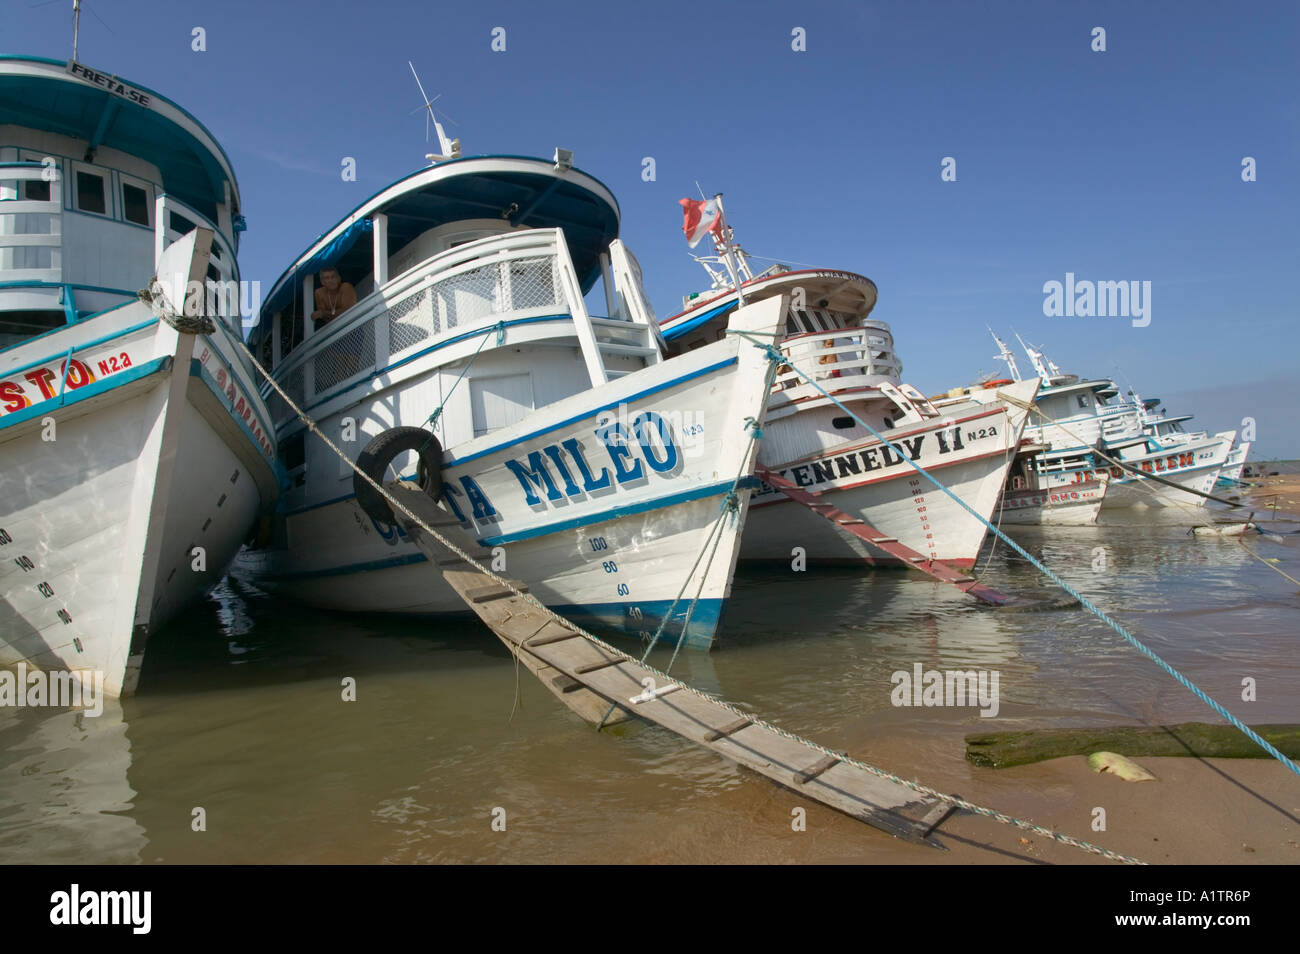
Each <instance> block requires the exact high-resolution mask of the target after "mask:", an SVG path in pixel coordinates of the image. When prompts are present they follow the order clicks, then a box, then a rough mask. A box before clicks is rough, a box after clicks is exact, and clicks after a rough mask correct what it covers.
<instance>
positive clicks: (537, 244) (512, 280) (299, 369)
mask: <svg viewBox="0 0 1300 954" xmlns="http://www.w3.org/2000/svg"><path fill="white" fill-rule="evenodd" d="M556 156H557V158H556V159H555V160H552V161H548V160H543V159H531V158H524V157H516V156H476V157H468V158H458V159H453V160H450V161H444V162H440V163H438V164H436V165H433V166H430V167H426V168H424V169H421V170H419V171H418V172H415V173H412V174H411V175H409V176H407V177H405V178H404V179H401V180H399V181H398V182H396V183H394V184H393V185H391V186H389V187H388V188H386V189H384V190H382V191H381V192H379V193H377V194H376V195H374V196H372V197H371V198H369V199H367V200H366V201H365V202H363V203H362V204H361V205H360V206H358V207H357V208H356V209H355V210H353V211H352V213H351V214H349V215H348V216H346V217H345V218H344V219H343V220H341V221H340V222H339V223H338V224H337V225H335V226H334V228H332V229H331V230H330V231H329V232H327V233H326V234H325V235H324V236H323V237H322V238H320V239H319V240H318V241H317V242H315V243H314V244H313V245H312V246H311V247H310V248H308V249H307V250H306V251H305V252H303V254H302V255H300V256H299V257H298V259H297V260H296V261H295V262H294V263H293V264H292V265H291V266H290V267H289V268H288V269H286V270H285V272H284V274H283V275H281V276H280V278H279V279H278V280H277V281H276V283H275V285H274V286H273V287H272V289H271V291H270V292H269V294H268V295H267V296H266V299H265V302H264V304H263V306H262V309H261V312H260V315H259V321H258V324H257V325H256V327H255V328H254V329H253V331H252V333H251V334H250V346H251V347H253V348H254V350H255V353H257V354H259V355H260V357H261V359H262V360H263V361H265V362H266V363H267V364H268V365H269V366H270V367H271V368H272V369H273V375H274V377H275V378H276V380H277V382H278V383H279V384H280V385H281V386H282V387H284V389H285V390H286V391H287V392H288V394H289V396H290V398H291V399H292V400H293V402H294V403H295V404H298V405H299V406H300V407H303V408H304V409H306V410H307V411H308V413H309V414H311V415H312V416H313V418H315V419H316V420H318V421H323V422H328V421H329V420H330V419H331V416H333V415H344V414H345V412H346V414H347V415H348V416H350V417H352V418H353V419H355V420H356V421H357V422H358V425H359V426H362V427H363V428H366V429H371V430H377V429H382V427H386V426H391V424H392V423H393V422H394V421H398V420H400V421H405V422H410V423H413V424H418V423H420V422H422V421H425V419H426V418H427V417H428V416H429V413H430V411H431V410H432V409H433V408H435V407H436V408H438V409H439V412H440V413H439V415H438V416H437V419H436V420H435V422H434V424H435V433H437V434H438V437H439V440H440V441H441V442H442V444H443V446H444V447H451V446H454V445H456V444H458V443H461V442H463V441H468V440H471V439H473V438H474V437H479V436H482V435H484V434H487V433H490V432H492V431H494V430H497V429H499V428H501V427H505V426H508V425H509V424H512V423H514V422H515V421H517V420H520V419H521V418H522V417H523V416H525V415H526V414H528V413H530V412H531V411H532V410H534V409H535V408H538V407H542V406H545V405H548V404H552V403H554V402H556V401H559V400H562V399H563V398H566V397H569V396H571V395H573V394H576V393H579V392H581V391H584V390H586V389H588V388H590V387H594V386H597V385H600V384H603V383H605V382H607V381H609V380H612V379H613V378H616V377H619V376H621V375H624V374H628V373H631V372H632V371H635V370H638V369H640V368H643V367H645V366H646V365H647V364H651V363H656V362H658V361H659V360H661V358H662V354H661V349H660V344H659V342H658V341H657V338H656V336H657V325H656V324H655V322H654V318H653V312H652V311H651V310H650V306H649V304H648V302H647V301H646V299H645V296H644V293H643V292H642V291H641V276H640V267H639V265H638V264H637V262H636V259H635V258H634V257H633V256H632V254H631V252H629V251H628V250H627V248H626V247H625V246H623V244H622V243H621V242H619V241H618V239H617V236H618V228H619V210H618V203H617V202H616V201H615V199H614V197H613V195H612V194H611V193H610V191H609V190H608V189H607V188H606V187H605V186H604V185H603V184H602V183H600V182H599V181H598V180H596V179H594V178H593V177H591V176H588V175H586V174H584V173H581V172H579V171H578V170H577V169H574V168H572V165H571V161H570V157H569V154H567V153H566V152H565V151H563V150H557V153H556ZM598 284H599V285H602V286H603V291H604V296H603V303H602V304H603V308H600V310H603V311H604V312H605V314H603V315H601V314H591V310H596V309H595V308H593V309H591V310H589V309H588V306H587V301H586V299H587V296H588V293H589V292H591V293H593V296H594V295H595V294H596V292H595V291H594V290H595V289H596V287H597V285H598ZM348 286H350V289H351V291H352V292H354V294H355V302H356V303H355V304H350V301H351V300H352V295H350V294H348V291H349V288H348ZM340 304H343V305H344V306H346V307H343V308H339V307H338V306H339V305H340ZM597 307H599V306H597ZM334 311H337V313H336V314H331V312H334ZM462 376H463V381H462V380H461V378H462ZM268 398H269V401H270V407H271V412H272V418H273V420H274V422H275V424H276V426H277V432H278V433H279V435H280V437H281V446H280V453H281V458H282V461H283V463H284V465H285V468H286V470H287V472H288V475H289V478H290V481H291V483H293V484H294V485H295V486H302V485H303V484H304V474H305V468H306V467H307V466H308V464H309V463H310V459H311V458H312V457H313V456H314V455H315V453H316V452H317V451H322V452H323V451H324V448H323V446H322V447H321V448H315V449H313V447H312V444H311V443H310V442H307V441H306V439H305V435H304V432H303V425H302V424H301V422H300V421H299V420H298V418H297V416H296V415H295V414H293V412H292V410H291V408H290V407H289V406H288V404H287V403H286V402H285V401H283V400H282V399H280V398H279V397H278V396H277V395H274V394H270V393H269V392H268ZM444 405H445V406H444ZM380 406H383V408H384V410H383V412H382V415H381V417H382V419H381V417H380V416H376V415H378V414H379V411H378V408H379V407H380ZM444 410H445V412H446V413H442V411H444ZM327 459H328V458H327V457H322V458H321V460H322V466H331V467H334V468H337V464H334V465H326V464H324V461H325V460H327ZM348 474H349V475H350V471H348Z"/></svg>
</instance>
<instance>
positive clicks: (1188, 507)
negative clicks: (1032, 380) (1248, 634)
mask: <svg viewBox="0 0 1300 954" xmlns="http://www.w3.org/2000/svg"><path fill="white" fill-rule="evenodd" d="M1015 403H1017V404H1021V403H1022V402H1020V401H1015ZM1030 409H1031V410H1032V411H1034V413H1036V414H1037V415H1038V416H1039V417H1041V418H1042V419H1043V420H1044V421H1047V422H1048V423H1055V422H1054V421H1052V419H1051V418H1049V417H1048V416H1047V415H1046V414H1044V413H1043V412H1042V410H1040V409H1039V408H1037V407H1032V406H1031V408H1030ZM1056 426H1057V427H1059V428H1060V429H1061V430H1063V431H1065V433H1066V434H1067V435H1069V437H1070V438H1071V439H1073V440H1076V441H1078V442H1079V443H1080V444H1083V445H1085V446H1086V442H1085V441H1084V440H1083V439H1082V438H1080V437H1079V435H1078V434H1076V433H1074V431H1072V430H1070V429H1069V428H1068V427H1066V426H1065V425H1064V424H1056ZM1093 452H1094V453H1096V454H1098V455H1100V456H1101V457H1104V458H1105V459H1106V460H1108V461H1111V462H1112V463H1114V464H1119V465H1120V466H1121V467H1123V468H1125V469H1126V470H1131V471H1132V473H1134V474H1135V475H1136V476H1138V477H1139V478H1143V479H1140V480H1137V481H1136V483H1137V485H1138V486H1139V487H1141V488H1142V489H1143V490H1147V491H1150V492H1151V494H1152V495H1153V496H1159V495H1160V492H1159V491H1158V490H1156V489H1155V488H1154V487H1152V486H1151V485H1150V484H1149V483H1148V482H1147V481H1146V479H1145V478H1147V477H1152V478H1153V479H1155V480H1160V478H1158V477H1155V476H1154V475H1153V474H1147V473H1144V472H1142V471H1138V470H1133V469H1132V468H1130V467H1129V466H1128V465H1127V464H1124V463H1123V462H1122V461H1117V460H1115V458H1113V457H1111V456H1109V455H1108V454H1107V453H1106V452H1105V451H1103V450H1100V449H1099V448H1095V447H1094V448H1093ZM1160 482H1161V483H1167V484H1170V483H1173V482H1172V481H1167V480H1161V481H1160ZM1175 486H1177V485H1175ZM1180 489H1182V490H1187V488H1186V487H1181V488H1180ZM1188 493H1193V494H1195V493H1199V491H1195V490H1188ZM1200 496H1202V497H1207V498H1209V499H1210V500H1214V501H1217V502H1219V503H1229V501H1226V500H1222V499H1221V498H1219V497H1214V496H1212V495H1210V494H1200ZM1161 499H1162V500H1165V501H1168V502H1170V503H1173V504H1174V505H1175V506H1176V507H1178V508H1179V509H1180V510H1185V511H1187V512H1188V515H1189V516H1191V517H1196V516H1199V515H1200V514H1199V508H1196V507H1193V505H1192V504H1189V503H1187V502H1186V501H1181V500H1178V499H1177V498H1176V497H1169V496H1165V497H1162V498H1161ZM1232 506H1233V507H1241V508H1243V509H1244V508H1245V507H1246V506H1247V505H1246V504H1240V503H1234V504H1232ZM1254 515H1255V511H1253V510H1252V511H1251V512H1250V516H1248V517H1247V518H1246V524H1247V526H1249V524H1250V517H1253V516H1254ZM1196 526H1197V525H1195V524H1194V525H1193V526H1192V528H1191V529H1192V530H1195V529H1196ZM1189 532H1191V531H1189ZM1237 542H1238V543H1240V544H1241V546H1242V548H1243V549H1244V550H1245V551H1246V552H1247V553H1249V554H1250V555H1251V556H1253V557H1254V558H1255V559H1256V560H1258V561H1259V562H1260V563H1262V564H1264V566H1266V567H1268V568H1269V569H1270V570H1272V571H1273V572H1274V573H1278V574H1281V575H1282V576H1285V577H1286V578H1287V579H1288V580H1290V581H1291V582H1292V583H1295V584H1296V585H1297V586H1300V582H1297V581H1296V579H1295V578H1294V577H1292V576H1290V575H1289V574H1287V573H1286V571H1284V570H1283V569H1282V568H1281V567H1279V566H1274V565H1273V564H1272V563H1270V562H1269V561H1268V560H1266V559H1264V558H1263V557H1262V556H1259V555H1258V554H1256V553H1255V551H1253V550H1251V548H1250V547H1248V546H1246V541H1245V540H1243V539H1238V541H1237Z"/></svg>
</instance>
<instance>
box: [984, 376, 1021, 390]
mask: <svg viewBox="0 0 1300 954" xmlns="http://www.w3.org/2000/svg"><path fill="white" fill-rule="evenodd" d="M1015 383H1016V382H1015V381H1012V380H1011V379H1010V378H998V379H997V380H996V381H985V382H984V390H985V391H989V390H992V389H993V388H1000V387H1002V385H1004V384H1015Z"/></svg>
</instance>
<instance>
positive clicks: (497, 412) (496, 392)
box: [469, 372, 533, 437]
mask: <svg viewBox="0 0 1300 954" xmlns="http://www.w3.org/2000/svg"><path fill="white" fill-rule="evenodd" d="M469 400H470V406H471V408H472V409H473V412H474V436H475V437H482V436H483V435H484V434H490V433H491V432H492V431H495V430H498V429H500V428H502V427H507V426H509V425H511V424H514V423H515V422H516V421H519V420H521V419H523V417H524V416H525V415H526V414H529V413H531V412H532V410H533V376H532V375H531V374H529V373H528V372H524V373H523V374H505V375H501V376H500V377H492V378H470V381H469Z"/></svg>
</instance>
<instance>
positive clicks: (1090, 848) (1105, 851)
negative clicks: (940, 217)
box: [239, 330, 1146, 865]
mask: <svg viewBox="0 0 1300 954" xmlns="http://www.w3.org/2000/svg"><path fill="white" fill-rule="evenodd" d="M727 333H728V334H738V335H743V336H745V337H748V336H747V335H745V334H744V332H737V331H730V330H728V332H727ZM239 345H240V347H241V348H242V349H243V350H244V352H245V353H247V354H248V357H249V359H250V360H251V361H252V362H253V366H254V367H255V368H257V371H258V373H259V374H261V375H262V377H264V378H266V380H267V382H268V383H270V385H271V387H272V388H273V389H274V390H275V391H276V393H277V394H279V395H280V397H281V398H283V399H284V402H285V404H286V405H288V407H289V408H290V409H292V410H293V412H294V413H295V414H296V415H297V416H298V418H299V419H300V420H301V421H302V422H303V423H304V424H305V425H306V426H307V427H308V429H310V430H311V431H312V433H314V434H315V435H316V436H317V437H319V438H320V439H321V440H322V441H324V442H325V445H326V446H327V447H329V449H330V450H332V451H333V452H334V453H335V454H337V455H338V457H339V458H340V459H341V460H343V461H344V462H346V463H347V465H348V466H349V467H351V468H352V470H353V472H354V473H357V474H360V475H361V478H362V479H363V480H365V481H366V482H367V483H368V484H370V486H371V487H373V488H374V489H375V490H376V491H377V492H378V493H380V494H382V495H383V496H384V498H385V499H386V500H387V501H388V503H389V505H390V506H392V507H393V509H394V510H395V511H398V512H400V513H402V514H404V515H405V516H406V517H407V518H408V519H410V520H411V522H412V523H414V524H415V525H416V526H418V527H419V528H420V529H421V530H422V531H423V532H425V533H427V534H429V536H430V537H432V538H433V539H434V540H437V541H438V542H439V543H440V544H442V545H443V546H444V547H446V548H447V549H448V550H450V551H451V552H452V553H454V554H455V555H456V556H457V557H459V558H460V559H461V560H463V561H464V562H465V563H466V565H468V566H471V567H473V568H474V569H475V570H477V571H478V572H480V573H482V574H483V575H484V576H486V577H487V578H488V579H490V580H492V581H493V582H494V583H496V584H497V585H499V586H503V587H505V588H506V589H507V590H509V591H510V592H511V593H513V594H514V595H515V597H517V598H518V599H521V600H523V601H524V602H526V603H529V604H531V605H532V606H533V607H534V608H536V609H537V610H539V611H540V612H541V613H542V614H543V615H544V616H546V617H547V618H549V619H550V620H551V621H552V622H554V623H556V624H558V625H560V626H562V627H564V628H565V629H568V630H569V631H571V632H573V633H576V634H578V635H579V636H581V637H583V638H584V639H586V640H587V641H588V642H590V643H592V644H593V645H595V646H598V647H600V648H601V649H602V650H604V651H605V652H608V653H611V654H612V655H614V656H617V657H619V658H621V659H623V660H624V661H626V662H631V663H637V664H638V665H640V666H641V667H642V668H643V669H645V670H646V671H648V672H650V673H651V674H653V675H654V676H657V677H658V678H661V679H663V680H664V681H665V682H666V683H668V684H670V685H676V686H678V687H679V688H680V689H681V691H683V692H689V693H690V694H692V695H694V696H697V697H699V698H701V699H705V700H707V701H709V702H711V703H713V704H714V705H717V706H719V707H721V708H723V709H726V710H727V711H728V712H730V713H732V714H733V715H735V716H737V717H739V718H744V719H749V720H750V721H751V722H752V723H753V724H754V725H756V726H758V727H760V728H762V729H766V730H767V731H769V732H774V733H776V734H777V735H779V736H781V737H782V738H784V739H787V740H789V741H791V742H797V743H799V744H800V745H803V746H806V747H807V748H809V749H812V750H813V751H815V752H820V753H821V754H822V755H828V756H831V757H833V758H836V759H839V760H840V761H842V762H844V763H846V764H848V765H852V766H854V767H856V768H859V769H861V770H862V771H864V772H868V773H870V774H871V775H875V776H877V777H878V778H882V779H885V780H886V781H890V782H893V783H895V784H897V785H902V786H903V787H904V788H907V789H910V790H911V791H914V792H916V793H918V794H920V795H926V796H929V797H931V798H935V799H938V800H939V801H942V802H947V803H948V804H950V805H954V806H956V807H957V808H960V809H962V810H963V811H967V812H971V813H972V814H975V815H980V816H983V817H985V818H991V819H993V820H994V821H997V822H1001V823H1002V824H1004V825H1010V826H1012V827H1015V828H1019V829H1021V830H1022V831H1028V832H1031V833H1033V834H1035V835H1039V836H1041V837H1043V838H1050V839H1051V840H1052V841H1055V842H1059V843H1060V844H1063V845H1070V846H1072V847H1074V848H1078V849H1080V850H1081V851H1086V852H1088V853H1090V854H1094V855H1100V856H1101V857H1103V858H1106V859H1108V860H1110V861H1118V862H1122V863H1124V864H1130V865H1142V864H1146V862H1144V861H1142V860H1141V859H1138V858H1134V857H1132V856H1130V855H1123V854H1120V853H1118V852H1115V851H1111V850H1110V849H1109V848H1103V847H1101V846H1100V845H1094V844H1092V843H1091V842H1087V841H1083V840H1081V839H1078V838H1075V837H1073V836H1071V835H1066V834H1063V833H1062V832H1057V831H1052V830H1051V829H1050V828H1044V827H1042V826H1041V825H1035V824H1033V823H1032V822H1027V821H1024V820H1023V819H1020V818H1016V817H1015V816H1013V815H1006V814H1003V813H1002V812H999V811H995V810H994V809H992V808H985V807H984V806H982V805H977V804H975V803H974V802H970V801H967V800H966V799H964V798H960V797H958V796H956V795H950V794H948V793H947V792H941V791H939V790H938V789H935V788H931V787H930V786H928V785H922V784H921V783H920V782H918V781H915V780H912V779H905V778H903V777H901V776H898V775H895V774H893V773H892V772H887V771H885V770H884V769H881V768H877V767H876V766H874V765H871V764H869V763H867V762H863V761H861V760H859V759H855V758H852V757H851V756H849V755H846V754H844V753H841V752H836V751H834V750H833V749H829V748H827V747H826V746H824V745H822V744H821V743H819V742H814V741H813V740H812V739H807V738H804V737H803V736H800V735H795V734H794V733H793V732H788V731H786V730H785V729H782V728H781V727H780V726H777V725H773V724H772V723H770V722H768V721H766V720H765V719H760V718H758V717H757V716H756V715H754V713H752V712H746V711H745V710H743V709H741V708H740V707H739V706H735V705H733V704H732V703H730V702H727V701H726V700H725V699H722V698H720V697H718V696H716V695H714V694H713V693H709V692H705V691H703V690H702V689H697V688H695V687H694V686H691V685H688V684H687V683H684V682H682V681H681V680H679V679H673V678H672V677H671V676H669V675H668V674H667V673H662V672H660V671H659V670H657V669H655V668H654V667H653V666H651V665H649V664H648V663H638V661H637V660H636V659H635V658H634V657H633V656H631V655H629V654H628V653H625V652H624V651H623V650H621V649H618V648H616V647H614V646H611V645H610V644H609V643H607V642H605V641H604V640H603V639H601V638H600V637H599V636H596V635H595V634H593V633H589V632H587V630H585V629H583V628H582V627H581V626H579V625H578V624H577V623H574V622H572V621H571V620H567V619H565V618H564V617H563V616H560V615H559V614H558V613H556V612H554V611H553V610H551V609H550V607H548V606H546V605H545V604H543V603H542V602H541V601H540V600H538V599H537V598H536V597H535V596H533V595H532V594H531V593H525V592H524V591H522V590H520V589H519V588H518V587H517V586H515V585H514V583H513V582H512V581H510V580H509V579H506V578H505V577H502V576H500V575H498V574H497V573H495V572H494V571H492V570H491V569H489V568H488V567H485V566H483V565H482V564H481V563H479V562H478V561H477V560H475V559H474V558H473V557H471V556H470V555H469V554H468V553H466V552H465V551H464V550H462V549H461V548H460V547H458V546H457V545H456V544H455V543H453V542H452V541H451V540H449V539H447V538H446V537H444V536H443V535H442V534H440V533H438V531H436V530H434V529H433V528H432V527H431V526H429V525H428V524H427V523H425V522H424V521H423V520H422V519H420V517H419V516H417V515H416V514H415V513H413V512H412V511H411V510H410V509H408V508H407V507H406V506H405V505H404V504H402V503H401V502H400V501H399V500H398V499H397V498H396V497H394V496H393V494H391V493H390V492H389V491H388V490H387V489H386V488H384V487H382V486H380V484H379V482H378V481H376V480H375V479H374V478H372V477H371V476H370V475H369V474H367V473H365V472H364V471H362V470H361V469H360V468H359V467H357V465H356V462H354V461H353V460H352V459H351V458H350V457H348V455H347V454H345V453H343V451H342V450H340V449H339V448H338V447H337V446H336V445H335V444H334V442H333V441H331V440H330V439H329V437H327V436H326V435H325V433H324V432H323V431H321V430H320V428H319V427H317V426H316V422H315V421H313V420H312V419H311V418H310V417H308V416H307V413H306V412H305V411H303V410H302V408H300V407H298V405H297V404H295V403H294V402H293V399H292V398H291V397H289V395H288V394H286V393H285V391H284V389H283V388H282V387H280V385H279V383H278V382H277V381H276V380H275V379H274V378H272V377H271V374H270V372H268V371H267V370H266V369H265V368H264V367H262V365H261V363H260V362H259V361H258V360H257V359H256V358H255V357H253V354H252V352H251V351H249V350H248V347H247V345H245V344H244V343H243V342H242V341H241V342H240V343H239ZM756 347H762V346H759V345H756ZM768 350H769V354H768V358H769V360H771V357H772V355H771V352H773V351H775V349H773V348H770V347H769V348H768ZM776 354H778V355H779V354H780V352H776ZM782 363H784V359H782ZM800 373H802V372H800ZM828 396H829V395H828ZM832 400H834V399H833V398H832ZM750 446H751V448H752V446H753V445H752V444H751V445H750ZM931 479H932V480H933V478H931ZM507 645H508V646H509V648H510V651H511V652H512V653H515V654H516V655H518V653H520V652H521V651H523V650H524V649H526V648H527V646H526V644H524V645H521V646H518V647H516V646H513V645H510V644H509V643H507Z"/></svg>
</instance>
